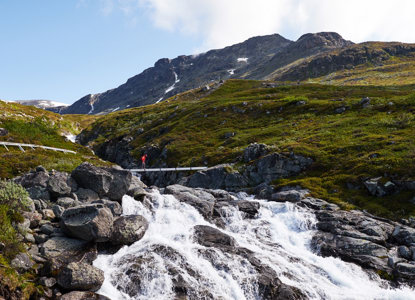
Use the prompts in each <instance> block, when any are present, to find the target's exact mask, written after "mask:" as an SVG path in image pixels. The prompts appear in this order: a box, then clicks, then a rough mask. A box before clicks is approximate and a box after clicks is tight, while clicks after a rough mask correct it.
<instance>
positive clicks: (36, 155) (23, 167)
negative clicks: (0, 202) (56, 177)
mask: <svg viewBox="0 0 415 300" xmlns="http://www.w3.org/2000/svg"><path fill="white" fill-rule="evenodd" d="M96 118H97V117H95V116H88V115H65V116H61V115H58V114H55V113H52V112H49V111H45V110H42V109H38V108H36V107H33V106H25V105H20V104H17V103H6V102H3V101H0V128H4V129H6V130H7V131H8V134H7V135H5V136H1V137H0V141H8V142H16V143H28V144H37V145H43V146H50V147H56V148H63V149H68V150H73V151H76V154H69V153H68V154H65V153H62V152H54V151H49V150H42V149H35V150H32V149H30V148H25V150H26V152H21V151H20V150H19V149H18V148H16V147H8V150H7V149H6V148H4V147H3V146H0V147H1V148H0V166H1V167H0V178H11V177H14V176H16V175H19V174H22V173H24V172H27V171H29V170H30V169H31V168H34V167H36V166H38V165H43V166H45V167H46V168H47V169H55V170H59V171H67V172H70V171H71V170H73V169H74V168H75V167H76V166H77V165H79V164H80V163H82V162H83V161H91V162H94V163H96V164H106V163H104V162H102V161H101V160H100V159H99V158H98V157H96V156H95V155H94V154H93V153H92V152H91V151H90V150H89V149H87V148H85V147H83V146H81V145H78V144H75V143H72V142H70V141H69V140H67V139H66V138H65V135H66V134H78V133H79V132H80V131H81V130H82V128H84V127H86V126H88V125H89V124H90V123H92V122H93V121H94V120H95V119H96Z"/></svg>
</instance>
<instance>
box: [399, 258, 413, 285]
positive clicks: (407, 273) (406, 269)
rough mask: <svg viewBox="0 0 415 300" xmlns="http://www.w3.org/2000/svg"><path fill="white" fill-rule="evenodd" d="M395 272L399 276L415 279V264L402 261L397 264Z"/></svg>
mask: <svg viewBox="0 0 415 300" xmlns="http://www.w3.org/2000/svg"><path fill="white" fill-rule="evenodd" d="M394 274H395V275H396V276H397V277H400V278H405V279H409V280H411V281H413V279H414V278H415V264H410V263H405V262H400V263H397V264H396V268H395V270H394Z"/></svg>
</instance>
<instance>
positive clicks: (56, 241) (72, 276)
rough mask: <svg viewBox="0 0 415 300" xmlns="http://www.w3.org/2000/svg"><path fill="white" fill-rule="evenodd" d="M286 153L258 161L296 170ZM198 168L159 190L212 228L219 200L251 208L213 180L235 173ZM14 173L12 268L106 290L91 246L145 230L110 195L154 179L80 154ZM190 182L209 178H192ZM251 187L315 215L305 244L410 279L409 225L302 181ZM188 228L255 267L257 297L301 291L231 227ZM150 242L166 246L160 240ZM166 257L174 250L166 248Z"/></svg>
mask: <svg viewBox="0 0 415 300" xmlns="http://www.w3.org/2000/svg"><path fill="white" fill-rule="evenodd" d="M291 159H292V160H289V161H286V160H284V162H282V160H281V159H280V157H279V156H273V157H270V158H266V160H267V162H268V161H271V163H267V164H268V165H269V164H271V165H272V164H274V165H275V166H277V165H281V163H283V164H284V163H285V164H286V165H285V166H287V164H288V165H289V166H290V168H288V170H292V172H295V171H297V170H301V165H303V163H302V162H304V163H305V162H307V160H306V159H305V160H304V159H303V158H299V157H292V158H291ZM218 168H221V167H218ZM284 169H285V170H287V167H284ZM250 170H251V171H250V172H249V174H251V176H250V178H253V180H254V179H255V178H258V180H260V181H261V180H262V181H264V182H267V180H268V179H267V178H269V177H267V175H266V174H265V175H264V174H261V175H257V176H258V177H256V176H254V175H252V174H256V173H255V170H256V168H255V167H251V168H250ZM273 170H276V168H274V169H272V168H271V170H270V171H269V172H270V174H274V173H275V172H274V171H273ZM208 174H210V175H209V176H207V177H206V178H205V177H203V178H202V179H201V177H200V176H201V175H200V174H199V175H196V174H195V175H194V176H195V177H189V178H188V179H186V182H183V183H184V184H187V185H188V186H184V185H179V184H175V185H169V186H167V187H165V188H160V189H159V190H160V192H161V193H162V194H168V195H173V196H174V197H175V199H177V200H179V201H180V202H183V203H187V204H189V205H191V206H193V207H194V208H196V209H197V211H198V212H199V213H200V214H201V215H202V216H203V218H205V220H208V221H209V222H210V223H213V224H215V225H216V226H217V227H218V228H223V226H224V224H223V218H222V216H223V211H224V209H225V208H228V207H232V208H235V209H237V210H238V211H239V212H241V214H242V215H243V217H244V218H245V219H255V218H256V216H257V214H258V211H259V208H260V205H259V203H258V202H257V201H255V200H237V199H236V198H235V196H234V194H233V193H231V192H227V191H225V190H223V189H218V188H224V187H229V186H230V185H232V180H234V182H238V180H239V179H238V178H236V177H235V178H233V179H232V180H230V179H226V178H224V179H223V178H221V177H220V176H219V177H216V175H215V174H216V173H208ZM198 176H199V177H198ZM270 176H272V175H270ZM191 178H196V179H191ZM215 179H217V185H215V186H213V187H212V186H211V185H210V183H211V182H213V181H214V180H215ZM15 182H16V183H19V184H21V185H22V186H23V187H25V188H26V189H27V191H28V192H29V194H30V197H31V199H33V200H32V204H33V205H32V209H31V211H30V212H25V213H24V218H25V219H24V222H23V223H22V224H21V226H22V227H24V231H25V235H24V236H22V239H24V241H25V243H26V245H27V252H24V253H20V254H18V255H17V256H16V258H15V259H14V260H13V261H12V265H13V267H14V268H15V269H16V270H17V271H19V272H24V271H25V270H28V269H31V268H35V269H36V273H37V276H38V278H37V280H38V283H39V284H40V285H42V286H43V290H44V295H42V297H43V299H59V298H60V299H64V300H72V299H107V298H106V297H104V296H100V295H97V294H95V292H96V291H97V290H98V289H99V288H100V287H101V285H102V283H103V281H104V272H103V271H102V270H100V269H98V268H96V267H94V266H93V265H92V262H93V261H94V260H95V259H96V258H97V255H98V253H101V252H103V251H105V252H111V253H114V252H116V251H117V250H118V249H119V248H120V247H122V246H123V245H131V244H133V243H134V242H136V241H138V240H140V239H141V238H142V237H143V236H144V235H145V233H146V230H147V228H148V225H149V224H148V222H149V220H146V218H145V217H143V216H140V215H128V216H127V215H122V214H123V211H122V207H121V204H120V203H121V202H122V198H123V196H124V195H130V196H131V197H133V198H134V199H135V200H136V201H139V202H141V203H142V204H143V205H145V206H148V207H151V205H152V204H151V201H150V198H151V190H152V189H157V188H156V187H152V188H151V189H149V188H147V186H146V185H144V184H143V183H142V182H141V181H140V180H139V179H138V178H137V177H135V176H132V175H131V173H130V172H128V171H125V170H123V169H120V168H116V167H113V168H98V167H95V166H93V165H91V164H89V163H83V164H81V165H80V166H78V167H77V168H76V169H75V170H74V171H73V172H72V173H71V174H66V173H61V172H55V171H49V172H48V171H47V170H45V169H44V168H43V167H38V168H36V170H34V171H32V172H30V173H27V174H25V175H23V176H21V177H18V178H15ZM199 183H200V186H202V187H206V186H207V187H211V188H210V189H208V188H201V187H197V186H198V185H199ZM224 183H226V184H225V185H223V184H224ZM228 184H229V185H228ZM255 191H256V193H257V197H258V198H260V199H264V198H267V199H268V200H269V201H277V202H285V201H288V202H292V203H295V205H298V206H300V207H306V208H308V209H310V210H312V211H313V213H314V214H315V215H316V218H317V220H318V222H317V224H316V228H317V231H316V233H315V235H314V237H313V239H312V245H311V246H312V248H313V249H314V251H315V252H317V253H320V254H321V255H323V256H335V257H340V258H341V259H342V260H344V261H348V262H353V263H355V264H358V265H360V266H361V267H363V268H364V269H367V271H368V272H370V273H373V274H376V273H377V274H378V275H380V276H381V277H383V278H386V279H388V280H390V281H391V282H393V284H395V285H400V284H409V285H412V286H415V280H414V278H415V229H414V228H412V227H410V226H407V225H404V224H402V223H398V222H393V221H390V220H386V219H381V218H377V217H375V216H372V215H369V214H367V213H365V212H361V211H344V210H341V209H339V207H338V206H336V205H335V204H330V203H327V202H325V201H323V200H320V199H315V198H312V197H309V195H308V191H306V190H302V189H298V188H286V189H285V190H283V191H278V192H277V191H274V190H272V189H271V190H270V187H269V186H267V185H266V184H263V185H259V188H257V189H256V190H255ZM193 230H194V240H195V241H196V242H197V243H199V244H200V245H202V246H205V247H207V248H208V249H212V251H214V249H220V250H221V251H223V252H225V253H228V254H229V255H230V256H233V257H236V258H237V259H244V260H246V261H247V262H248V263H249V264H250V265H251V266H252V268H253V269H254V270H255V273H256V274H258V275H257V279H256V280H257V282H258V288H259V294H260V295H261V297H262V298H263V299H305V298H306V297H305V295H304V293H303V292H302V291H300V290H298V289H297V288H295V287H292V286H290V285H287V284H284V283H282V282H281V280H279V279H278V275H277V274H276V272H275V271H273V270H272V269H271V268H269V267H267V265H266V264H264V263H263V262H261V261H259V260H258V259H257V258H256V257H255V253H253V252H252V251H250V250H248V249H246V248H243V247H241V246H238V245H237V244H236V243H235V241H234V239H233V238H232V237H231V236H228V235H227V234H225V233H223V232H221V230H219V229H217V228H214V227H211V226H207V225H203V226H202V225H200V226H199V225H198V226H196V227H195V228H194V229H193ZM153 250H154V251H156V252H157V251H163V252H166V251H170V250H169V249H164V248H163V249H162V248H157V249H153ZM0 251H1V249H0ZM209 255H210V252H209V251H208V252H206V253H205V256H206V257H207V258H209V257H211V256H209ZM171 257H172V259H178V257H177V255H175V254H174V253H173V252H172V253H171ZM211 258H212V257H211ZM173 271H174V270H171V272H173ZM131 272H136V271H134V270H131ZM173 273H174V272H173ZM191 289H192V287H191V286H190V285H189V284H188V283H186V281H185V280H183V279H182V280H180V278H179V277H177V281H176V283H175V286H174V291H175V293H176V297H178V298H180V297H182V298H185V297H187V295H188V294H189V293H191ZM207 292H208V291H207ZM206 295H207V296H208V294H206Z"/></svg>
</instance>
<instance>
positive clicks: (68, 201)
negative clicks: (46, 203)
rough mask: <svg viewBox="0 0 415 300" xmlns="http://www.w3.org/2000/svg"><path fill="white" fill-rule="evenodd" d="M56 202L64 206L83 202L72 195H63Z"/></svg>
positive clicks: (67, 206)
mask: <svg viewBox="0 0 415 300" xmlns="http://www.w3.org/2000/svg"><path fill="white" fill-rule="evenodd" d="M56 204H57V205H59V206H62V207H63V208H69V207H74V206H77V205H80V204H81V203H80V202H79V201H77V200H75V199H73V198H70V197H61V198H58V200H56Z"/></svg>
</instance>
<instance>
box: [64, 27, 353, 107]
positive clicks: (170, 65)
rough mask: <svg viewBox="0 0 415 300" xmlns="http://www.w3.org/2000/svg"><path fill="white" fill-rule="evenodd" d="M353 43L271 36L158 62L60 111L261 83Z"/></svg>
mask: <svg viewBox="0 0 415 300" xmlns="http://www.w3.org/2000/svg"><path fill="white" fill-rule="evenodd" d="M351 44H352V42H350V41H346V40H344V39H343V38H342V37H341V36H340V35H338V34H337V33H328V32H323V33H316V34H306V35H303V36H302V37H301V38H300V39H298V41H296V42H293V41H290V40H287V39H285V38H284V37H282V36H280V35H278V34H273V35H267V36H259V37H253V38H250V39H248V40H246V41H245V42H243V43H240V44H236V45H233V46H229V47H226V48H223V49H218V50H211V51H208V52H206V53H202V54H199V55H193V56H185V55H183V56H179V57H177V58H175V59H172V60H170V59H167V58H162V59H160V60H158V61H157V62H156V63H155V65H154V67H151V68H148V69H146V70H145V71H143V72H142V73H140V74H138V75H136V76H134V77H132V78H130V79H128V80H127V82H126V83H125V84H123V85H121V86H119V87H118V88H115V89H112V90H108V91H106V92H104V93H100V94H95V95H87V96H85V97H83V98H81V99H79V100H78V101H76V102H75V103H74V104H72V105H71V106H69V107H67V108H64V109H62V110H61V113H64V114H75V113H77V114H79V113H80V114H102V113H109V112H112V111H117V110H121V109H125V108H129V107H137V106H142V105H147V104H152V103H156V102H158V101H162V100H164V99H167V98H168V97H171V96H173V95H175V94H177V93H180V92H184V91H186V90H189V89H193V88H196V87H200V86H203V85H206V84H209V83H210V82H212V81H218V80H221V79H228V78H245V79H263V78H266V77H267V76H268V75H270V74H271V73H272V72H274V71H275V70H276V69H277V68H280V67H281V66H285V65H287V64H290V63H292V62H293V61H296V60H298V59H299V58H303V57H308V56H310V55H314V54H316V53H322V52H324V51H329V50H333V49H337V48H341V47H345V46H348V45H351Z"/></svg>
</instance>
